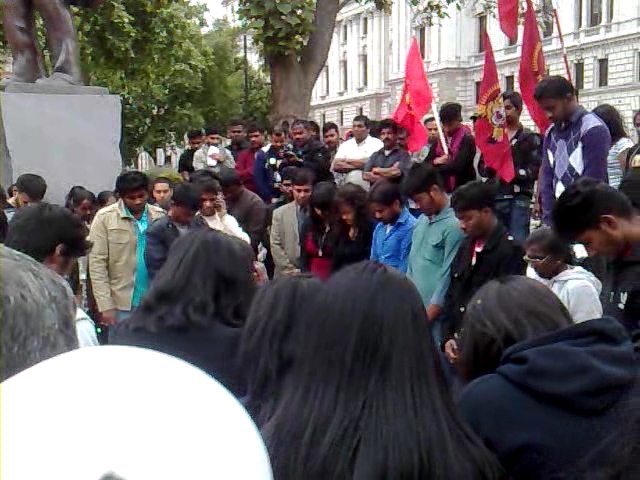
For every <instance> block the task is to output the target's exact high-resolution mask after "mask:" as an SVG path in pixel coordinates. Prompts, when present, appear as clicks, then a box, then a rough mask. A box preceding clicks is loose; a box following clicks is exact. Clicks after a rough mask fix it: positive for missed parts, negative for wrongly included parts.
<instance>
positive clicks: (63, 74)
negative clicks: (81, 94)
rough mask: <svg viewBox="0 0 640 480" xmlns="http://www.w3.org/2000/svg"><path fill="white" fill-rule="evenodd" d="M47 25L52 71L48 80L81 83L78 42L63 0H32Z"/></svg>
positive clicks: (67, 8) (68, 11) (71, 19)
mask: <svg viewBox="0 0 640 480" xmlns="http://www.w3.org/2000/svg"><path fill="white" fill-rule="evenodd" d="M33 3H34V7H35V9H36V10H38V11H39V12H40V15H42V19H43V20H44V23H45V25H46V27H47V38H48V40H49V49H50V51H51V63H52V64H53V71H52V74H51V78H50V80H52V81H62V82H65V83H71V84H74V85H82V83H83V82H82V73H81V70H80V59H79V56H78V43H77V40H76V32H75V29H74V27H73V18H72V16H71V11H70V10H69V7H68V6H67V5H66V3H65V2H64V0H33Z"/></svg>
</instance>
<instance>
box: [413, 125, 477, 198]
mask: <svg viewBox="0 0 640 480" xmlns="http://www.w3.org/2000/svg"><path fill="white" fill-rule="evenodd" d="M475 157H476V141H475V140H474V139H473V136H472V135H470V134H466V135H465V136H464V138H463V139H462V141H461V142H460V148H459V150H458V154H457V155H456V157H455V158H454V159H453V160H452V161H450V162H449V163H446V164H444V165H434V166H435V168H436V170H438V172H440V175H442V179H443V180H444V184H445V187H446V189H447V192H449V193H451V192H453V191H454V190H455V189H456V188H458V187H461V186H462V185H464V184H466V183H469V182H472V181H474V180H475V179H476V169H475V167H474V166H473V160H474V159H475ZM435 158H436V148H432V149H431V151H430V152H429V156H428V157H427V159H426V160H425V162H427V163H432V162H433V160H435Z"/></svg>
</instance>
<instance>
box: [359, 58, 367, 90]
mask: <svg viewBox="0 0 640 480" xmlns="http://www.w3.org/2000/svg"><path fill="white" fill-rule="evenodd" d="M360 75H361V77H360V86H362V87H366V86H368V85H369V57H368V55H367V52H366V51H363V52H362V55H360Z"/></svg>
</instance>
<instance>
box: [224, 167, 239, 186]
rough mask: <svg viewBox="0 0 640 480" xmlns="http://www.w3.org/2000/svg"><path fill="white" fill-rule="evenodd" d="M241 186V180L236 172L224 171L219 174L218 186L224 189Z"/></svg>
mask: <svg viewBox="0 0 640 480" xmlns="http://www.w3.org/2000/svg"><path fill="white" fill-rule="evenodd" d="M239 185H242V179H241V178H240V175H238V172H236V171H235V170H231V169H226V170H224V171H223V172H220V186H221V187H222V188H226V187H235V186H239Z"/></svg>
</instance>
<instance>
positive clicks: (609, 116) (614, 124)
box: [593, 103, 629, 145]
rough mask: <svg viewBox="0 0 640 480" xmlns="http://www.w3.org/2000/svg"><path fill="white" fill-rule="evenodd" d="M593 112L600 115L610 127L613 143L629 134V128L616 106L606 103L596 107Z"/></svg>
mask: <svg viewBox="0 0 640 480" xmlns="http://www.w3.org/2000/svg"><path fill="white" fill-rule="evenodd" d="M593 113H595V114H596V115H597V116H598V117H600V120H602V121H603V122H604V124H605V125H606V126H607V128H608V129H609V133H610V134H611V144H612V145H613V144H614V143H616V142H617V141H618V140H620V139H621V138H625V137H628V136H629V134H628V133H627V130H626V129H625V128H624V120H622V115H620V112H619V111H618V110H617V109H616V108H615V107H612V106H611V105H607V104H606V103H605V104H602V105H598V106H597V107H596V108H594V109H593Z"/></svg>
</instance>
